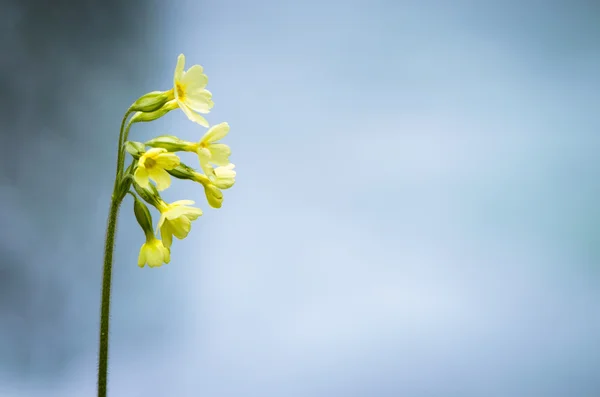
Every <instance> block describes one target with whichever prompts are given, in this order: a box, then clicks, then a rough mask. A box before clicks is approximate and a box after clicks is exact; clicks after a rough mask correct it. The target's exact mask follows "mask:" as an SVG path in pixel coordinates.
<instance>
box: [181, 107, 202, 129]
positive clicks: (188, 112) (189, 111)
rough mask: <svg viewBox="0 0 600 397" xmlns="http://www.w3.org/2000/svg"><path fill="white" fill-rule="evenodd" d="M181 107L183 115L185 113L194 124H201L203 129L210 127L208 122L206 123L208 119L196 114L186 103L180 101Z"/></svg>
mask: <svg viewBox="0 0 600 397" xmlns="http://www.w3.org/2000/svg"><path fill="white" fill-rule="evenodd" d="M179 107H180V108H181V110H182V111H183V113H185V115H186V116H187V117H188V119H190V120H192V121H193V122H194V123H198V124H200V125H201V126H202V127H208V121H206V119H205V118H204V117H202V116H200V115H199V114H198V113H194V111H193V110H192V109H190V108H189V106H188V105H186V104H185V102H182V101H179Z"/></svg>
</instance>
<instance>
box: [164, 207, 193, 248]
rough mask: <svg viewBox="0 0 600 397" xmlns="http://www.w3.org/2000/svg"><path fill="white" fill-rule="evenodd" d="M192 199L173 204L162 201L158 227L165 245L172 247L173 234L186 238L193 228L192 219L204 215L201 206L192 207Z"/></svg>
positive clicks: (179, 237)
mask: <svg viewBox="0 0 600 397" xmlns="http://www.w3.org/2000/svg"><path fill="white" fill-rule="evenodd" d="M193 204H194V201H192V200H179V201H175V202H173V203H171V204H167V203H165V202H164V201H160V202H159V204H158V206H157V209H158V210H159V211H160V220H159V221H158V229H159V230H160V236H161V238H162V240H163V243H164V245H165V247H167V248H170V247H171V244H172V243H173V236H175V237H177V238H178V239H180V240H181V239H184V238H186V237H187V235H188V233H189V232H190V230H191V228H192V221H195V220H196V219H197V218H198V217H199V216H201V215H202V210H201V209H200V208H195V207H190V206H191V205H193Z"/></svg>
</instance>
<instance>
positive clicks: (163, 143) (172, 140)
mask: <svg viewBox="0 0 600 397" xmlns="http://www.w3.org/2000/svg"><path fill="white" fill-rule="evenodd" d="M190 145H193V143H191V142H188V141H184V140H181V139H179V138H177V137H176V136H173V135H161V136H158V137H156V138H154V139H150V140H149V141H148V142H146V146H150V147H157V148H163V149H167V150H168V151H169V152H181V151H185V150H186V148H187V147H188V146H190Z"/></svg>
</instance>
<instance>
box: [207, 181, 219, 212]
mask: <svg viewBox="0 0 600 397" xmlns="http://www.w3.org/2000/svg"><path fill="white" fill-rule="evenodd" d="M204 194H205V195H206V201H208V204H209V205H210V206H211V207H213V208H221V205H222V204H223V193H222V192H221V191H220V190H219V189H218V188H217V187H216V186H215V185H212V184H210V185H206V186H204Z"/></svg>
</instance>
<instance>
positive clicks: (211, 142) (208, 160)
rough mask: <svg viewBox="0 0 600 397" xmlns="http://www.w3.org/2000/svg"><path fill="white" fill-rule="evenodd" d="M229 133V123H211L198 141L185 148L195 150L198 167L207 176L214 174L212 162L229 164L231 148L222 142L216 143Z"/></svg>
mask: <svg viewBox="0 0 600 397" xmlns="http://www.w3.org/2000/svg"><path fill="white" fill-rule="evenodd" d="M228 133H229V124H227V123H221V124H217V125H213V126H212V127H211V128H210V129H209V130H208V131H206V134H204V136H203V137H202V139H200V141H199V142H195V143H191V144H190V145H189V146H188V147H187V148H186V150H188V151H192V152H196V154H198V160H199V161H200V167H202V171H204V173H205V174H206V175H207V176H211V175H212V176H214V175H215V171H214V168H213V166H212V164H215V165H219V166H226V165H228V164H229V156H230V155H231V149H230V148H229V146H227V145H225V144H224V143H217V142H218V141H219V140H221V139H223V138H224V137H225V136H226V135H227V134H228Z"/></svg>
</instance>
